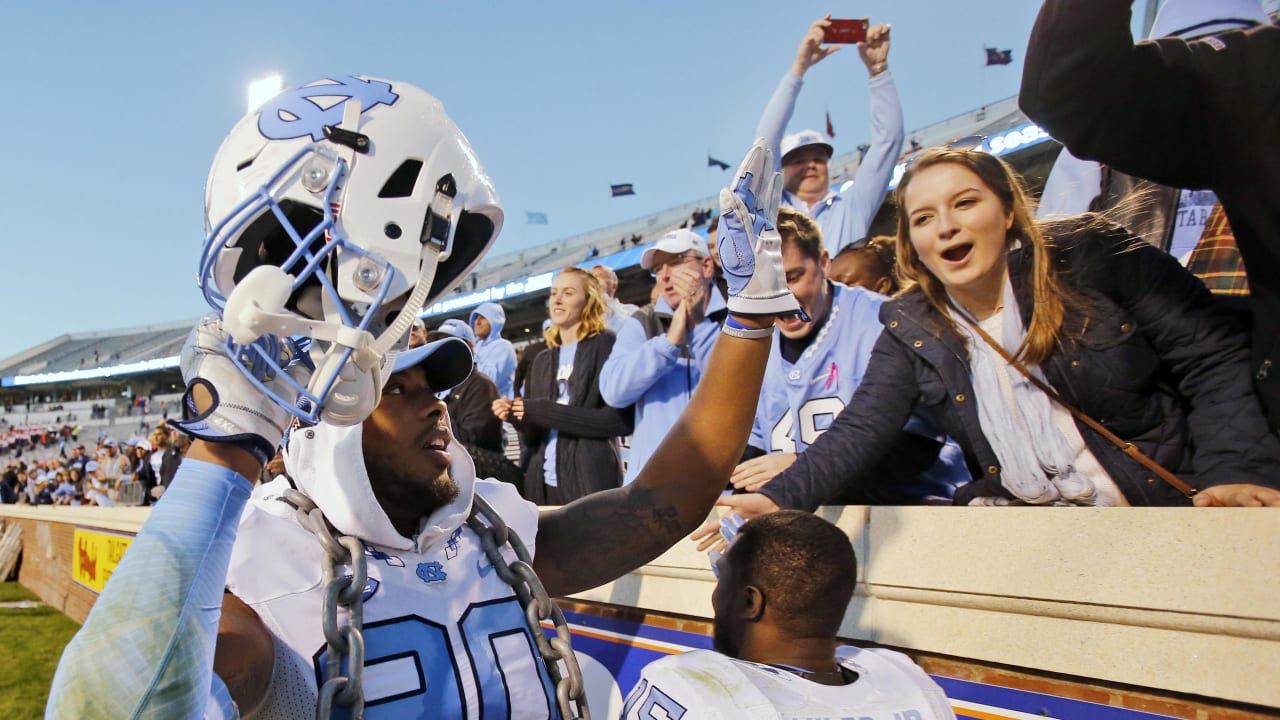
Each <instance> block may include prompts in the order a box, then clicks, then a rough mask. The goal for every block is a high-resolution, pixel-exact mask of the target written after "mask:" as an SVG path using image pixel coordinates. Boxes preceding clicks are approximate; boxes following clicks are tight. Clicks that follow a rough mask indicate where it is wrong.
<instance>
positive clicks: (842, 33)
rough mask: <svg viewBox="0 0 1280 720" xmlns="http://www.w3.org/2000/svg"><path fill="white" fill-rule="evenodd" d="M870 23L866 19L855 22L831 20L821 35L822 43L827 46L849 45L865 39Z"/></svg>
mask: <svg viewBox="0 0 1280 720" xmlns="http://www.w3.org/2000/svg"><path fill="white" fill-rule="evenodd" d="M870 25H871V21H870V20H868V19H867V18H860V19H855V20H832V21H831V24H830V25H828V26H827V29H826V31H825V32H824V33H823V35H822V42H824V43H826V44H828V45H834V44H843V45H850V44H853V43H860V42H863V41H865V40H866V39H867V28H868V27H870Z"/></svg>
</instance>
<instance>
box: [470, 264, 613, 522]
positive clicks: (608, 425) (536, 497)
mask: <svg viewBox="0 0 1280 720" xmlns="http://www.w3.org/2000/svg"><path fill="white" fill-rule="evenodd" d="M606 302H607V300H606V297H605V294H604V290H603V288H602V287H601V286H600V281H599V280H598V279H596V277H595V276H594V275H592V274H591V273H590V272H588V271H586V270H583V269H581V268H576V267H567V268H565V269H564V270H562V271H560V274H559V275H558V276H556V279H555V283H554V284H553V285H552V287H551V299H550V301H549V303H548V305H547V315H548V317H549V318H550V320H551V325H550V327H548V328H547V329H546V330H545V331H544V333H543V334H544V335H545V336H546V338H547V349H546V350H545V351H543V352H542V353H540V354H539V355H538V356H537V357H536V358H535V359H534V361H533V367H532V368H531V369H530V371H529V390H528V396H527V397H525V398H516V399H515V400H514V401H512V402H511V404H510V408H509V410H508V412H509V415H508V417H507V419H509V420H510V421H511V423H512V424H513V425H515V426H516V428H517V429H519V430H521V431H522V432H523V433H524V434H525V437H526V438H527V439H528V441H529V442H530V444H531V445H532V446H533V448H534V451H533V455H532V458H531V459H530V461H529V466H528V468H527V469H526V470H525V482H524V492H523V494H524V497H525V499H526V500H531V501H533V502H535V503H538V504H539V505H563V504H565V503H568V502H571V501H573V500H576V499H577V498H579V497H582V496H583V495H587V494H589V493H592V492H596V491H599V490H605V489H608V488H615V487H618V486H619V485H621V484H622V463H621V460H620V459H619V456H618V445H617V438H618V437H619V436H622V435H627V434H629V433H630V432H631V415H630V412H629V411H627V412H624V411H621V410H617V409H615V408H612V407H610V406H608V405H606V404H605V402H604V400H603V399H602V398H601V397H600V383H599V381H598V379H599V376H600V368H601V367H602V366H603V365H604V361H605V360H607V359H608V358H609V353H610V352H611V351H612V350H613V341H614V335H613V333H612V332H611V331H609V330H607V329H605V307H606ZM501 402H502V400H501V399H500V400H499V401H498V403H497V404H500V403H501ZM497 404H495V405H497ZM504 410H505V408H504ZM499 417H501V415H499Z"/></svg>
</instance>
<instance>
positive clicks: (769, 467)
mask: <svg viewBox="0 0 1280 720" xmlns="http://www.w3.org/2000/svg"><path fill="white" fill-rule="evenodd" d="M795 461H796V454H795V453H769V454H768V455H761V456H760V457H757V458H751V459H750V460H747V461H746V462H743V463H739V464H738V467H736V468H734V469H733V475H731V476H730V477H729V482H730V483H732V484H733V487H734V488H735V489H738V490H745V491H747V492H755V491H756V490H759V489H760V488H761V487H763V486H764V485H765V484H766V483H768V482H769V481H770V480H772V479H773V478H774V477H775V476H777V475H778V473H780V472H782V471H783V470H786V469H787V468H789V467H791V466H792V464H794V463H795Z"/></svg>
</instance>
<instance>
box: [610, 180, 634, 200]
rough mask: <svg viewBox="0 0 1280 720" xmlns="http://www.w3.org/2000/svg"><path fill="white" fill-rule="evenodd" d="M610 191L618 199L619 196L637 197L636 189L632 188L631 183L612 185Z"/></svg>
mask: <svg viewBox="0 0 1280 720" xmlns="http://www.w3.org/2000/svg"><path fill="white" fill-rule="evenodd" d="M609 191H610V192H611V193H613V197H618V196H619V195H635V194H636V191H635V188H634V187H632V185H631V183H622V184H621V185H610V186H609Z"/></svg>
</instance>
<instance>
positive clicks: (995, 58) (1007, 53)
mask: <svg viewBox="0 0 1280 720" xmlns="http://www.w3.org/2000/svg"><path fill="white" fill-rule="evenodd" d="M984 49H985V50H986V51H987V65H1008V64H1009V63H1011V62H1013V51H1012V50H997V49H995V48H984Z"/></svg>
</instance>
